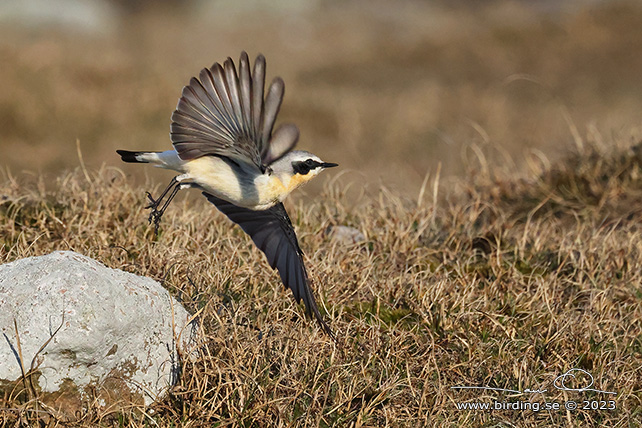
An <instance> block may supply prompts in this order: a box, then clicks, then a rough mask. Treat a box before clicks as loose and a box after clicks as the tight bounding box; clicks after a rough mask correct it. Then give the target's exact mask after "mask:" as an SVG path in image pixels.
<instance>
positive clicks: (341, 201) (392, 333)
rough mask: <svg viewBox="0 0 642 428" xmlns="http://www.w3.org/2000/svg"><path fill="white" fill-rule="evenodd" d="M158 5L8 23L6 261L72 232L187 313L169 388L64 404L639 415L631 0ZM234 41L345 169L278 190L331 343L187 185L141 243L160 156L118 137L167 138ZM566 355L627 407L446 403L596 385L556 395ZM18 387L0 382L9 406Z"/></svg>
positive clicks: (283, 415)
mask: <svg viewBox="0 0 642 428" xmlns="http://www.w3.org/2000/svg"><path fill="white" fill-rule="evenodd" d="M141 3H144V2H141ZM171 3H172V2H164V4H163V5H162V6H159V5H157V4H155V5H154V7H153V8H151V7H150V8H145V7H143V8H142V9H141V10H139V11H137V12H133V13H130V12H123V14H122V15H120V16H119V19H118V20H117V26H116V27H115V28H114V29H112V32H111V33H110V32H109V31H107V33H105V34H100V35H99V34H87V33H79V32H76V31H78V30H77V29H76V28H71V29H70V28H62V29H61V28H55V27H54V28H52V27H38V28H36V27H25V26H21V25H18V24H19V23H17V22H6V21H5V22H2V25H0V56H1V57H2V58H3V63H2V65H3V66H2V67H0V81H1V82H2V85H1V87H0V128H1V129H2V133H1V134H2V135H1V138H0V149H1V151H2V154H3V167H4V166H6V169H4V168H3V171H4V173H3V174H4V176H3V177H2V178H1V179H0V198H1V199H0V240H1V242H2V246H1V247H0V261H2V262H7V261H11V260H15V259H18V258H21V257H27V256H32V255H39V254H46V253H49V252H51V251H54V250H64V249H72V250H75V251H78V252H81V253H83V254H86V255H89V256H92V257H95V258H96V259H98V260H100V261H101V262H103V263H105V264H106V265H108V266H110V267H114V268H119V269H125V270H128V271H130V272H134V273H137V274H140V275H147V276H151V277H153V278H155V279H157V280H159V281H162V282H163V284H164V285H165V286H166V287H167V288H168V289H169V290H170V291H171V292H172V293H173V294H174V295H175V296H177V297H178V298H179V299H181V301H183V303H184V304H185V306H186V307H187V308H188V309H189V310H190V311H193V312H195V311H198V310H202V313H201V325H202V331H201V337H202V339H203V343H204V348H203V350H204V352H203V354H202V355H201V356H200V357H199V358H198V359H196V360H195V361H185V366H184V373H183V377H182V378H181V381H180V383H179V385H177V386H176V387H175V388H174V389H173V390H172V392H171V394H170V396H169V397H168V398H167V399H166V400H165V401H163V402H160V403H157V404H156V405H154V406H153V407H152V408H150V409H143V408H139V407H136V406H134V407H133V408H131V409H130V410H127V411H110V410H105V409H102V410H101V409H97V408H94V407H92V406H89V410H88V412H87V413H86V414H85V415H81V420H80V421H79V422H77V423H76V424H75V425H78V426H82V427H90V426H96V425H102V426H157V425H158V426H162V427H170V426H211V425H212V424H219V425H220V426H253V425H254V426H265V425H269V424H271V425H276V426H355V427H356V426H386V425H389V426H421V425H427V426H520V427H531V426H532V427H535V426H546V425H549V426H560V425H566V426H577V427H580V426H639V425H640V422H639V420H641V419H642V413H641V410H640V409H642V392H641V391H642V373H641V370H640V367H641V366H642V364H641V363H642V326H641V323H642V321H641V320H642V289H641V288H640V287H641V286H640V284H641V283H642V281H641V278H640V272H641V267H642V251H641V249H640V242H641V240H640V238H641V236H640V226H639V224H640V220H641V219H642V167H641V164H642V151H641V150H640V147H639V146H638V144H639V142H640V141H641V140H642V127H641V126H640V125H641V122H640V115H639V112H640V111H642V80H641V79H640V77H639V76H641V75H642V61H641V60H640V59H641V58H642V37H641V35H642V32H640V30H639V28H640V27H641V25H642V7H641V6H640V4H639V2H634V1H631V2H625V1H621V2H620V1H618V2H595V3H594V2H580V1H578V2H574V3H573V4H575V5H576V6H577V7H576V8H575V9H572V10H571V9H568V10H566V11H564V12H554V11H552V10H553V9H555V8H552V9H551V10H549V11H547V10H544V11H543V10H542V9H537V7H538V5H541V6H542V7H545V6H546V5H549V6H550V5H558V3H559V4H561V3H560V2H515V1H494V2H482V3H483V4H478V3H479V2H468V1H462V2H455V3H456V4H455V5H453V2H426V1H414V2H413V1H406V2H402V3H403V4H402V3H400V2H387V1H377V0H373V1H369V2H354V1H353V2H332V1H319V2H318V3H314V5H313V6H310V7H309V8H307V9H306V8H305V7H303V9H300V10H287V8H286V9H279V7H276V6H275V7H274V8H267V7H265V6H260V2H257V4H259V6H257V7H256V8H255V9H252V8H250V9H248V10H238V9H237V10H234V8H233V7H232V6H233V3H234V2H216V6H212V7H211V8H208V6H207V2H194V3H192V4H191V6H189V7H188V6H184V5H183V3H181V6H180V7H176V5H174V6H172V5H171ZM301 4H303V3H301ZM310 4H312V3H310ZM366 4H367V5H366ZM568 4H571V3H568ZM580 5H581V7H580ZM228 7H229V8H231V9H229V10H228V9H227V8H228ZM241 50H247V51H248V52H249V53H250V54H251V55H254V54H256V53H258V52H262V53H264V54H265V55H266V58H267V61H268V75H269V77H273V76H276V75H279V76H281V77H283V78H284V79H285V81H286V85H287V91H286V98H285V103H284V105H283V111H282V114H281V117H280V119H281V120H283V121H288V122H289V121H292V122H295V123H297V125H298V126H299V127H300V129H301V135H302V138H301V141H300V147H301V148H303V149H306V150H310V151H313V152H314V153H316V154H318V155H320V156H321V157H322V158H324V159H325V160H327V161H332V162H339V163H340V164H341V169H340V170H338V171H331V172H328V173H325V174H324V176H325V177H326V181H325V182H324V181H323V180H321V179H319V180H318V181H319V183H313V184H311V185H310V186H308V187H306V188H305V190H304V191H298V192H297V194H296V195H294V197H293V198H292V199H291V200H289V201H288V202H287V204H286V205H287V208H288V210H289V212H290V215H291V217H292V220H293V222H294V223H295V227H296V228H297V232H298V234H299V238H300V240H301V245H302V248H303V250H304V251H305V253H306V261H307V264H308V268H309V271H310V275H311V277H312V279H313V281H314V284H313V288H314V289H315V291H316V294H317V296H318V300H319V303H320V305H321V307H322V311H324V312H325V313H327V317H328V319H329V320H330V321H331V325H332V327H333V329H334V330H335V331H336V332H337V336H338V343H337V344H335V343H333V342H332V341H330V340H328V338H327V337H326V336H324V335H323V334H322V333H321V331H319V330H318V328H317V326H316V325H315V324H314V323H313V322H311V321H310V320H307V319H305V318H304V317H303V316H302V314H303V311H302V310H301V308H298V307H296V306H294V305H293V304H292V299H291V297H290V293H289V292H287V291H286V290H283V287H282V285H281V284H280V281H279V280H278V276H277V275H276V274H275V273H274V272H272V271H271V270H270V269H269V267H268V265H267V263H266V262H265V260H264V257H263V255H262V254H261V253H260V252H259V251H257V250H256V249H255V248H253V246H252V244H251V241H250V240H249V239H248V238H247V237H246V236H245V235H244V234H243V233H242V232H241V231H240V230H239V229H238V228H230V225H229V223H228V222H227V221H226V220H225V219H224V218H223V217H222V216H221V215H220V214H218V213H217V211H216V210H215V209H214V208H213V207H211V206H209V205H208V204H207V203H206V202H205V201H204V200H202V198H197V197H187V198H185V197H179V198H178V200H177V201H176V202H175V203H174V205H173V206H172V207H171V208H170V210H169V211H168V213H167V215H166V216H165V218H164V223H163V225H162V230H161V234H160V236H158V237H155V236H154V234H153V228H150V227H149V226H148V225H147V224H146V218H147V213H146V212H145V210H144V209H143V207H144V205H145V204H146V201H145V196H144V192H145V191H146V190H153V189H156V191H158V190H160V188H161V187H162V186H163V185H164V184H166V182H167V181H168V180H169V175H168V174H167V172H164V171H151V172H150V170H149V169H148V168H143V167H136V166H124V165H123V164H122V163H121V162H120V161H119V158H118V156H117V155H116V154H115V153H114V150H115V149H117V148H123V149H130V150H138V149H141V150H143V149H149V150H161V149H167V148H169V147H170V146H169V139H168V135H167V134H168V130H169V117H170V114H171V112H172V110H173V109H174V107H175V105H176V100H177V98H178V95H179V93H180V88H181V87H182V86H183V85H185V84H186V83H187V82H188V80H189V78H190V77H191V76H192V75H194V74H196V73H197V72H198V70H200V69H201V68H202V67H203V66H209V65H211V63H212V62H214V61H221V60H224V59H225V58H226V57H227V56H232V57H235V58H236V57H237V56H238V53H239V52H240V51H241ZM77 145H78V146H79V147H80V149H81V151H82V155H83V159H82V162H81V163H82V164H83V167H82V168H79V167H78V165H79V159H78V155H77ZM438 171H441V174H439V173H438ZM425 177H427V180H426V181H424V178H425ZM324 183H325V185H323V184H324ZM382 183H385V186H383V188H382V189H381V190H380V188H381V187H382ZM333 225H347V226H352V227H355V228H357V229H359V230H361V231H362V232H363V233H364V235H365V236H366V238H367V239H366V242H363V243H360V244H353V245H345V244H341V243H339V242H335V241H333V240H332V239H331V237H330V236H328V234H327V233H326V231H327V229H328V226H333ZM573 368H581V369H584V370H586V371H587V372H589V373H591V374H592V376H593V377H594V379H595V385H594V387H595V388H597V389H601V390H607V391H614V392H617V396H616V397H615V398H614V400H615V402H616V405H617V409H616V410H599V411H589V410H578V411H569V412H567V411H565V410H558V411H552V412H548V411H539V412H532V411H519V410H495V411H492V412H484V411H472V410H458V408H457V406H458V405H461V404H462V403H474V402H476V401H481V402H483V403H491V402H492V401H493V400H498V401H506V402H515V401H517V400H520V399H524V400H532V401H534V402H535V401H537V402H543V401H544V400H547V401H548V402H551V403H553V402H556V403H563V402H564V401H565V400H578V401H581V400H601V399H604V398H605V397H606V398H608V397H610V396H606V395H604V394H600V393H596V392H584V393H578V392H569V391H566V392H563V391H560V390H558V389H556V388H555V386H554V380H555V378H556V377H557V376H560V375H562V374H564V373H565V372H567V371H568V370H570V369H573ZM576 373H577V372H576ZM567 380H569V379H567ZM586 381H587V377H586V375H583V377H582V378H581V379H580V378H577V379H576V380H575V382H574V383H573V386H575V387H578V388H579V387H581V386H586V385H587V383H586ZM568 384H569V382H567V385H568ZM453 386H487V387H493V388H504V389H512V390H519V391H524V390H525V389H527V388H528V389H531V390H534V389H547V390H548V391H547V393H546V394H545V395H543V396H542V395H541V394H533V393H529V394H523V395H515V394H512V395H509V394H507V393H500V392H492V391H489V390H472V391H471V390H456V389H452V387H453ZM598 404H599V403H598ZM32 408H33V403H25V402H23V401H20V400H9V399H8V397H1V396H0V425H6V426H15V425H18V426H19V425H20V420H19V418H23V419H22V420H23V421H24V420H26V419H24V418H25V417H26V415H29V413H25V410H26V409H32ZM45 419H46V418H45V417H44V416H43V420H45ZM48 421H49V422H48V423H49V424H50V425H56V423H57V421H56V420H55V419H48ZM27 422H29V421H28V420H27ZM31 422H33V424H35V421H34V420H33V419H31Z"/></svg>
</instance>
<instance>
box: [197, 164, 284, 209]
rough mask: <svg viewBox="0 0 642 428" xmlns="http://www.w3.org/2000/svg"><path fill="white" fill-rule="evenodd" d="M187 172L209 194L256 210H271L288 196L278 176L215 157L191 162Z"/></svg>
mask: <svg viewBox="0 0 642 428" xmlns="http://www.w3.org/2000/svg"><path fill="white" fill-rule="evenodd" d="M185 170H186V172H187V173H188V174H189V175H190V177H191V178H192V180H194V182H195V183H196V184H198V185H199V186H201V187H202V188H203V189H204V190H205V191H206V192H208V193H211V194H213V195H214V196H217V197H219V198H221V199H224V200H226V201H228V202H231V203H233V204H234V205H238V206H241V207H245V208H250V209H254V210H263V209H267V208H270V207H271V206H273V205H274V204H276V203H278V202H279V201H281V200H282V198H284V197H285V196H286V195H287V193H289V192H288V189H287V187H286V186H284V184H283V182H282V181H281V180H280V179H279V178H278V177H277V176H276V175H274V174H268V173H266V174H261V173H260V172H259V171H258V169H253V168H251V167H250V166H247V165H239V164H237V163H234V162H231V161H229V160H226V159H222V158H219V157H215V156H203V157H200V158H197V159H194V160H190V161H188V162H186V163H185Z"/></svg>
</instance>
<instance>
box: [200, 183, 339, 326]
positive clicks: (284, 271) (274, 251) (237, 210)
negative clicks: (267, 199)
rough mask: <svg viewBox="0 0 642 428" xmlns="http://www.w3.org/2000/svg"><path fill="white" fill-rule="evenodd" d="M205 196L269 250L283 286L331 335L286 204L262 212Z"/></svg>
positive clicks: (270, 257)
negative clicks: (320, 310)
mask: <svg viewBox="0 0 642 428" xmlns="http://www.w3.org/2000/svg"><path fill="white" fill-rule="evenodd" d="M203 195H205V197H206V198H207V199H208V200H209V201H210V202H211V203H213V204H214V205H215V206H216V208H218V209H219V211H221V212H222V213H223V214H225V215H226V216H227V217H228V218H229V219H230V220H232V221H233V222H234V223H236V224H238V225H239V226H241V228H242V229H243V230H244V231H245V233H247V234H248V235H250V237H251V238H252V241H254V244H256V246H257V247H258V248H259V249H260V250H261V251H263V252H264V253H265V255H266V256H267V260H268V263H270V266H272V268H276V269H277V270H278V271H279V275H280V276H281V281H282V282H283V285H285V286H286V287H287V288H289V289H291V290H292V292H293V293H294V299H295V300H296V302H297V303H298V302H300V301H301V300H303V303H305V307H306V310H307V312H308V315H310V316H314V317H315V318H316V319H317V321H318V322H319V324H320V325H321V328H322V329H323V330H324V331H325V332H327V333H328V334H329V335H330V336H331V337H334V336H333V335H332V332H331V330H330V327H329V326H328V325H327V324H326V323H325V322H324V321H323V318H322V317H321V314H320V313H319V309H318V308H317V304H316V302H315V300H314V296H313V295H312V290H311V289H310V285H309V279H308V273H307V272H306V270H305V266H304V264H303V252H302V251H301V248H300V247H299V242H298V241H297V239H296V234H295V233H294V228H293V227H292V222H291V221H290V217H288V213H287V212H286V211H285V207H284V206H283V204H282V203H278V204H276V205H274V206H273V207H272V208H269V209H267V210H262V211H254V210H250V209H247V208H242V207H238V206H236V205H234V204H231V203H229V202H227V201H224V200H223V199H220V198H217V197H216V196H213V195H210V194H209V193H206V192H203Z"/></svg>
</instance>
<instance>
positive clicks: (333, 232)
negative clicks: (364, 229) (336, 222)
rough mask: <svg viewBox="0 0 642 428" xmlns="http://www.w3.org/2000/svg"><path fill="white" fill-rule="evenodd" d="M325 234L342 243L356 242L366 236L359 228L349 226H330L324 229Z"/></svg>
mask: <svg viewBox="0 0 642 428" xmlns="http://www.w3.org/2000/svg"><path fill="white" fill-rule="evenodd" d="M326 234H327V235H328V236H329V237H330V239H332V240H333V241H336V242H339V243H340V244H344V245H349V244H358V243H359V242H363V241H365V240H366V237H365V236H364V235H363V233H361V231H359V229H355V228H354V227H350V226H330V227H328V229H327V230H326Z"/></svg>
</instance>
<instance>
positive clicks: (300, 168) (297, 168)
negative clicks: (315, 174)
mask: <svg viewBox="0 0 642 428" xmlns="http://www.w3.org/2000/svg"><path fill="white" fill-rule="evenodd" d="M292 169H293V170H294V172H296V173H297V174H301V175H306V174H307V173H308V172H310V166H308V162H307V161H306V162H292Z"/></svg>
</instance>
